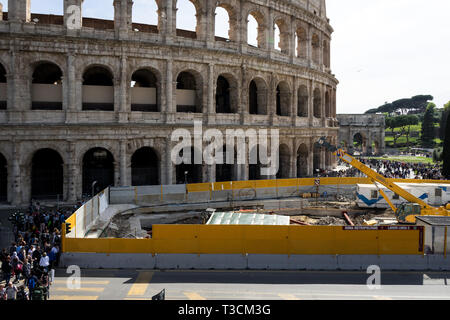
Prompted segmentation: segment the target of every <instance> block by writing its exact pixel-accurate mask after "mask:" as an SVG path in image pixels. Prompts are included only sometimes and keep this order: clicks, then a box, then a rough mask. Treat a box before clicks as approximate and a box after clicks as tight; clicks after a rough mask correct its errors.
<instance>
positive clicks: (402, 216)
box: [316, 137, 450, 224]
mask: <svg viewBox="0 0 450 320" xmlns="http://www.w3.org/2000/svg"><path fill="white" fill-rule="evenodd" d="M316 144H317V146H318V147H323V148H325V149H327V150H328V151H330V152H332V153H333V154H334V155H336V156H337V157H338V158H339V159H341V160H343V161H345V162H346V163H348V164H350V165H351V166H353V167H355V168H356V169H358V170H359V171H361V172H362V173H364V174H365V175H366V176H367V177H368V178H369V179H370V180H371V181H372V183H373V184H374V185H375V186H376V187H377V189H378V191H379V193H380V194H381V195H382V196H383V198H384V199H385V200H386V201H387V203H388V204H389V206H390V207H391V209H392V210H393V211H394V213H395V217H396V218H397V221H398V222H399V223H402V224H415V223H416V216H450V203H448V204H447V205H446V206H445V207H444V206H442V207H439V208H436V207H432V206H430V205H429V204H428V203H426V202H425V201H423V200H421V199H419V198H417V197H415V196H413V195H412V194H411V193H409V192H407V191H406V190H404V189H402V188H400V187H399V186H397V185H396V184H395V183H393V182H391V181H390V180H389V179H387V178H386V177H384V176H382V175H381V174H379V173H377V172H375V171H373V170H372V169H370V168H369V167H367V166H366V165H364V164H363V163H361V162H360V161H358V160H357V159H355V158H354V157H352V156H351V155H349V154H348V153H347V152H345V151H344V150H343V149H341V148H337V147H336V146H333V145H331V144H330V143H329V142H328V141H327V138H326V137H321V138H320V139H319V141H318V142H317V143H316ZM377 183H379V184H381V185H383V186H385V187H386V188H388V189H389V190H391V191H392V192H394V193H396V194H397V195H398V196H400V197H402V198H403V199H405V200H406V201H408V202H406V203H402V204H401V205H400V206H399V207H398V208H397V207H395V206H394V204H393V203H392V202H391V200H390V199H389V197H388V196H387V195H386V193H385V192H384V191H383V190H382V189H381V188H379V186H378V184H377Z"/></svg>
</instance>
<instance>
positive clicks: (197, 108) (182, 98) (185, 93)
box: [175, 69, 203, 113]
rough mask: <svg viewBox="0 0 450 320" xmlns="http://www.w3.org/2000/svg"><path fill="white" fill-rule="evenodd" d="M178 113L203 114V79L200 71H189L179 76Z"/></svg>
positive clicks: (177, 79)
mask: <svg viewBox="0 0 450 320" xmlns="http://www.w3.org/2000/svg"><path fill="white" fill-rule="evenodd" d="M175 79H176V82H177V87H176V89H177V93H176V97H177V100H176V101H177V112H192V113H202V112H203V78H202V76H201V74H200V73H199V72H198V71H195V70H192V69H188V70H183V71H181V72H179V73H178V74H177V77H176V78H175Z"/></svg>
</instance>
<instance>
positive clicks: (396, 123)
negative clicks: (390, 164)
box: [386, 115, 419, 148]
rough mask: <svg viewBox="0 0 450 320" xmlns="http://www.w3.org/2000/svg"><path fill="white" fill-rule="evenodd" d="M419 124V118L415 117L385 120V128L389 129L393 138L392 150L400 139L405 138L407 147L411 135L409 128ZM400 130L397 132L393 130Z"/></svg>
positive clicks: (408, 116) (404, 116) (406, 116)
mask: <svg viewBox="0 0 450 320" xmlns="http://www.w3.org/2000/svg"><path fill="white" fill-rule="evenodd" d="M417 124H419V118H418V117H417V116H415V115H403V116H396V117H387V118H386V128H388V129H390V130H391V132H392V136H393V138H394V148H395V147H397V141H398V139H399V138H400V137H402V136H406V143H407V146H408V147H409V138H410V134H411V126H414V125H417ZM398 128H400V131H399V132H395V129H398Z"/></svg>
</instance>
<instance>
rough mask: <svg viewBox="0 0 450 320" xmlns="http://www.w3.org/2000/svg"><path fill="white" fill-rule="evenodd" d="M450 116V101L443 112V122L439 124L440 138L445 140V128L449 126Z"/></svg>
mask: <svg viewBox="0 0 450 320" xmlns="http://www.w3.org/2000/svg"><path fill="white" fill-rule="evenodd" d="M449 114H450V101H449V102H447V104H444V110H443V111H442V115H441V121H440V123H439V138H440V139H441V140H444V138H445V128H446V126H447V118H448V115H449Z"/></svg>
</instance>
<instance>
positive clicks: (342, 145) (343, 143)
mask: <svg viewBox="0 0 450 320" xmlns="http://www.w3.org/2000/svg"><path fill="white" fill-rule="evenodd" d="M339 146H340V148H342V149H344V150H347V149H348V142H347V141H346V140H342V141H341V143H340V145H339Z"/></svg>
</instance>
